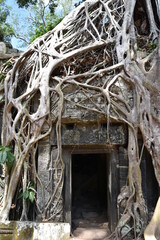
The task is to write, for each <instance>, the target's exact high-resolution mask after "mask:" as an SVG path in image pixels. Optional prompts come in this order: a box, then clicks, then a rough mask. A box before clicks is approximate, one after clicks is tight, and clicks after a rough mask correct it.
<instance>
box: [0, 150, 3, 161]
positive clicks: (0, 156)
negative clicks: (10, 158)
mask: <svg viewBox="0 0 160 240" xmlns="http://www.w3.org/2000/svg"><path fill="white" fill-rule="evenodd" d="M2 156H3V152H2V151H0V163H1V164H3V159H2Z"/></svg>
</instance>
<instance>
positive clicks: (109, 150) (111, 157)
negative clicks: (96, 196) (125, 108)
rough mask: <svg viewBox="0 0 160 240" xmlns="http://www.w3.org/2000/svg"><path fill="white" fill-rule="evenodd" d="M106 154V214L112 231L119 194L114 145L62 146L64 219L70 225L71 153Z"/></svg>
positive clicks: (116, 157)
mask: <svg viewBox="0 0 160 240" xmlns="http://www.w3.org/2000/svg"><path fill="white" fill-rule="evenodd" d="M95 153H96V154H100V153H102V154H108V161H109V163H108V179H107V180H108V181H107V215H108V221H109V227H110V230H111V231H114V229H115V227H116V225H117V221H118V219H117V197H118V194H119V168H118V167H117V166H118V165H119V156H118V148H117V147H116V146H112V145H111V146H108V147H106V146H104V145H102V146H101V145H98V146H97V145H96V146H93V145H92V146H77V147H76V146H73V147H66V146H65V147H64V148H63V151H62V154H63V161H64V164H65V173H64V221H65V222H68V223H69V224H70V225H71V226H72V154H95Z"/></svg>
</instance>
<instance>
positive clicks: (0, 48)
mask: <svg viewBox="0 0 160 240" xmlns="http://www.w3.org/2000/svg"><path fill="white" fill-rule="evenodd" d="M5 53H6V44H5V43H4V42H0V55H4V54H5Z"/></svg>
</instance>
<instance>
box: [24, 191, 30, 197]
mask: <svg viewBox="0 0 160 240" xmlns="http://www.w3.org/2000/svg"><path fill="white" fill-rule="evenodd" d="M28 197H29V191H28V190H25V191H24V192H23V198H24V199H28Z"/></svg>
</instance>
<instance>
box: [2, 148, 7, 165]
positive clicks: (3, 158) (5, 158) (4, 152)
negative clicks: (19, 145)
mask: <svg viewBox="0 0 160 240" xmlns="http://www.w3.org/2000/svg"><path fill="white" fill-rule="evenodd" d="M6 160H7V152H6V151H5V150H4V151H3V155H2V162H3V163H5V162H6Z"/></svg>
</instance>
